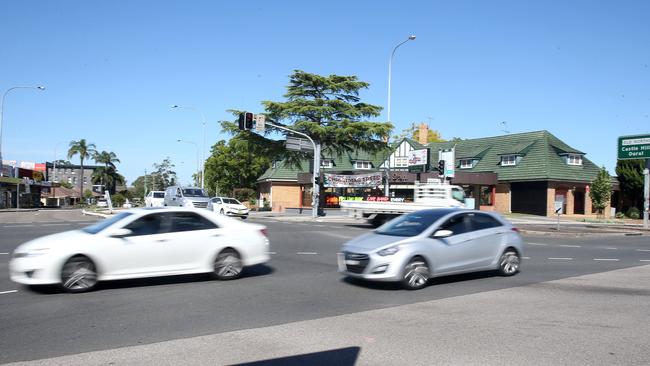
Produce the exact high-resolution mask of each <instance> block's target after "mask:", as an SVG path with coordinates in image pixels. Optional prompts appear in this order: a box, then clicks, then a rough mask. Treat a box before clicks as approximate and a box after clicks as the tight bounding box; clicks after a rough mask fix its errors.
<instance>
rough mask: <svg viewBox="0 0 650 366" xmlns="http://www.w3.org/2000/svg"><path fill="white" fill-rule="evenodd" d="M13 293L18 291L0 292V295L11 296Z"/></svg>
mask: <svg viewBox="0 0 650 366" xmlns="http://www.w3.org/2000/svg"><path fill="white" fill-rule="evenodd" d="M14 292H18V290H11V291H0V295H4V294H13V293H14Z"/></svg>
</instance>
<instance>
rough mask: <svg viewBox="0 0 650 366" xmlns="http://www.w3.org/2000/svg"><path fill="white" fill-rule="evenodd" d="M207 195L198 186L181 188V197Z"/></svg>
mask: <svg viewBox="0 0 650 366" xmlns="http://www.w3.org/2000/svg"><path fill="white" fill-rule="evenodd" d="M207 196H208V195H206V194H205V192H204V191H203V190H202V189H199V188H185V189H183V197H207Z"/></svg>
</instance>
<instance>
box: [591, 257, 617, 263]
mask: <svg viewBox="0 0 650 366" xmlns="http://www.w3.org/2000/svg"><path fill="white" fill-rule="evenodd" d="M594 260H595V261H610V262H618V261H619V260H620V259H614V258H594Z"/></svg>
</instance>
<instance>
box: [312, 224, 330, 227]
mask: <svg viewBox="0 0 650 366" xmlns="http://www.w3.org/2000/svg"><path fill="white" fill-rule="evenodd" d="M313 226H318V227H328V226H327V225H318V224H315V225H313Z"/></svg>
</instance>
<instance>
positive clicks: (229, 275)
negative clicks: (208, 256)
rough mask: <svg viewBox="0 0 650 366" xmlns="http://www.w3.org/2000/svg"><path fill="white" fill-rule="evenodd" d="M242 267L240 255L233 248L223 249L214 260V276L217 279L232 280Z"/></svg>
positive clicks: (237, 275) (239, 273) (238, 274)
mask: <svg viewBox="0 0 650 366" xmlns="http://www.w3.org/2000/svg"><path fill="white" fill-rule="evenodd" d="M243 268H244V265H243V263H242V260H241V257H240V255H239V253H237V251H235V250H234V249H225V250H223V251H222V252H221V253H219V255H217V258H216V259H215V260H214V276H215V277H216V278H217V279H218V280H234V279H235V278H238V277H239V276H240V275H241V271H242V269H243Z"/></svg>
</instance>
